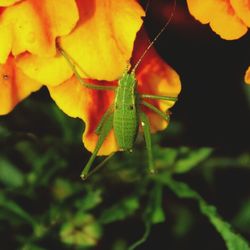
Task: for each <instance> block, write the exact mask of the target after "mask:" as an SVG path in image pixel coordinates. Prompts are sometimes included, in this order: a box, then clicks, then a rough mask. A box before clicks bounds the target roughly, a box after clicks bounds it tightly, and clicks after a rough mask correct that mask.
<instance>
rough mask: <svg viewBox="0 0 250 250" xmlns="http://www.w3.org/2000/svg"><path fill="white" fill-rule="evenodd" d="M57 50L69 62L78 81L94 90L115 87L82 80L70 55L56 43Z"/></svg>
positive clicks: (113, 88) (112, 88)
mask: <svg viewBox="0 0 250 250" xmlns="http://www.w3.org/2000/svg"><path fill="white" fill-rule="evenodd" d="M57 50H58V51H59V52H60V54H61V55H62V56H63V57H64V58H65V60H66V61H67V63H68V64H69V66H70V68H71V69H72V71H73V73H74V74H75V76H76V78H77V79H78V81H79V82H80V83H81V84H82V85H83V86H84V87H87V88H90V89H96V90H115V89H116V87H115V86H100V85H96V84H89V83H87V82H85V81H83V79H82V78H81V76H80V74H79V73H78V71H77V70H76V67H75V65H74V63H73V62H72V59H71V57H70V56H69V55H68V53H67V52H66V51H65V50H64V49H63V48H61V47H60V46H59V44H57Z"/></svg>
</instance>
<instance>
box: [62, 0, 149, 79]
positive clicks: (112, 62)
mask: <svg viewBox="0 0 250 250" xmlns="http://www.w3.org/2000/svg"><path fill="white" fill-rule="evenodd" d="M77 4H78V8H79V11H80V20H79V22H78V24H77V28H76V29H75V30H74V31H73V32H72V33H71V34H69V35H68V36H66V37H63V38H62V39H60V44H61V46H62V47H63V48H64V49H65V50H66V51H67V52H68V54H69V55H70V56H71V57H72V58H73V59H74V61H76V62H77V63H78V66H79V67H80V69H81V74H82V77H85V78H86V77H87V78H91V79H98V80H115V79H117V78H119V77H120V76H121V75H122V73H123V71H124V69H125V68H126V65H127V64H128V61H129V59H130V57H131V53H132V49H133V43H134V39H135V35H136V32H137V31H138V30H139V28H140V26H141V24H142V20H141V17H142V16H143V15H144V11H143V9H142V8H141V6H140V5H139V4H138V3H137V1H135V0H119V1H110V0H96V1H92V0H85V1H82V0H78V1H77Z"/></svg>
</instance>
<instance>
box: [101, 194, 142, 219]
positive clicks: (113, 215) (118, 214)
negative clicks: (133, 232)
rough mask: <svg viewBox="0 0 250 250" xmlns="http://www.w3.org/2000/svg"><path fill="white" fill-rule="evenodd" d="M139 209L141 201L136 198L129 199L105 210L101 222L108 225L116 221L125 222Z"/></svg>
mask: <svg viewBox="0 0 250 250" xmlns="http://www.w3.org/2000/svg"><path fill="white" fill-rule="evenodd" d="M138 208H139V201H138V199H137V198H136V197H128V198H125V199H123V200H122V201H120V202H119V203H117V204H115V205H114V206H112V207H110V208H108V209H106V210H104V212H103V213H102V215H101V218H100V222H101V223H104V224H107V223H111V222H114V221H120V220H124V219H125V218H127V217H129V216H130V215H132V214H133V213H134V212H135V211H136V210H137V209H138Z"/></svg>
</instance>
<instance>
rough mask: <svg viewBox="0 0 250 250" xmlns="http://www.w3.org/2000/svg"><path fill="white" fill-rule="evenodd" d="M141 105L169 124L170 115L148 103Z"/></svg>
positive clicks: (143, 102)
mask: <svg viewBox="0 0 250 250" xmlns="http://www.w3.org/2000/svg"><path fill="white" fill-rule="evenodd" d="M141 104H142V105H144V106H146V107H147V108H149V109H151V110H152V111H154V112H155V113H157V114H158V115H159V116H161V117H162V118H163V119H164V120H166V121H167V122H169V120H170V116H169V114H166V113H164V112H162V111H161V110H160V109H158V108H156V107H155V106H154V105H152V104H150V103H148V102H145V101H141Z"/></svg>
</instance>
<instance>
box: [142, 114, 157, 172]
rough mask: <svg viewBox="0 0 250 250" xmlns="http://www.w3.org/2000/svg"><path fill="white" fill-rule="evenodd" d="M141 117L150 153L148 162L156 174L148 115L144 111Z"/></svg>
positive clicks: (148, 152) (150, 168) (150, 170)
mask: <svg viewBox="0 0 250 250" xmlns="http://www.w3.org/2000/svg"><path fill="white" fill-rule="evenodd" d="M140 119H141V124H142V128H143V133H144V137H145V142H146V148H147V154H148V162H149V167H148V168H149V172H150V173H151V174H154V173H155V172H156V170H155V166H154V160H153V153H152V142H151V133H150V125H149V120H148V117H147V116H146V114H145V113H144V112H140Z"/></svg>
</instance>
